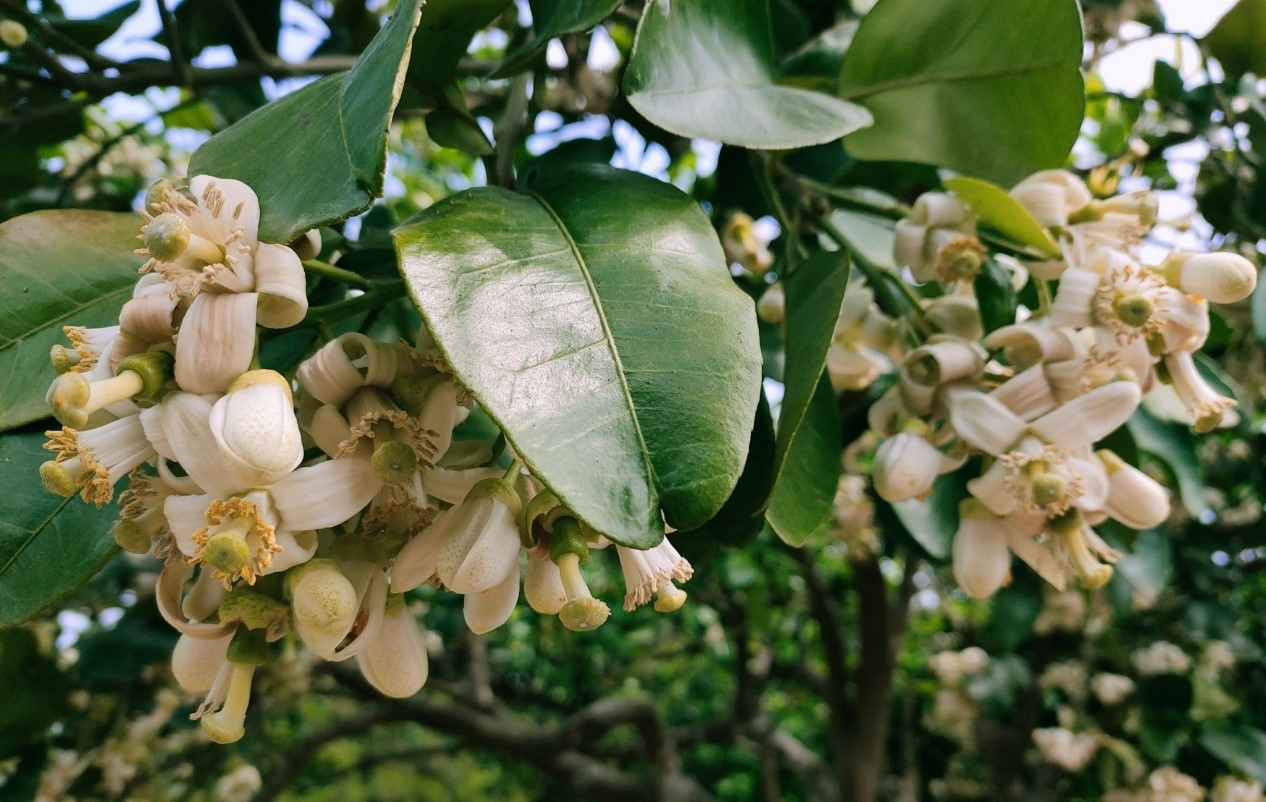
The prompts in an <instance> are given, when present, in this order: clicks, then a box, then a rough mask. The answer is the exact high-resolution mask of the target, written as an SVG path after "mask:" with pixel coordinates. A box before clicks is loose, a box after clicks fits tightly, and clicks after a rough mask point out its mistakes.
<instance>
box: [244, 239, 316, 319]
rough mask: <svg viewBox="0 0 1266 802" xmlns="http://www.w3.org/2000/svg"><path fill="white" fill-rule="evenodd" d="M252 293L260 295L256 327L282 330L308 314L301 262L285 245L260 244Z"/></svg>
mask: <svg viewBox="0 0 1266 802" xmlns="http://www.w3.org/2000/svg"><path fill="white" fill-rule="evenodd" d="M255 291H256V292H257V293H259V312H258V320H259V325H261V326H263V327H265V328H269V329H285V328H289V327H290V326H295V325H298V324H299V323H300V322H302V320H303V317H304V315H306V314H308V291H307V279H306V277H305V276H304V273H303V263H302V262H300V261H299V257H298V255H297V254H295V252H294V251H292V250H290V249H289V248H287V247H286V246H285V245H277V244H275V243H271V242H262V243H260V245H259V250H258V251H256V253H255Z"/></svg>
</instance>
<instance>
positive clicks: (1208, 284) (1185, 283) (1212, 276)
mask: <svg viewBox="0 0 1266 802" xmlns="http://www.w3.org/2000/svg"><path fill="white" fill-rule="evenodd" d="M1156 272H1158V273H1160V274H1161V275H1163V276H1164V277H1165V280H1166V281H1168V282H1169V283H1170V284H1172V285H1173V286H1175V287H1177V288H1178V289H1180V290H1182V291H1183V292H1185V293H1187V294H1189V295H1198V296H1200V297H1201V298H1205V299H1208V300H1210V301H1213V302H1214V303H1215V304H1230V303H1235V302H1236V301H1242V300H1244V299H1245V298H1247V297H1248V296H1250V295H1252V294H1253V288H1255V287H1256V286H1257V268H1256V267H1255V266H1254V265H1253V263H1252V262H1250V261H1249V260H1247V259H1245V258H1244V257H1243V256H1240V255H1239V254H1236V253H1228V252H1226V251H1219V252H1217V253H1181V252H1180V253H1175V254H1172V255H1170V256H1169V257H1168V258H1167V259H1166V260H1165V261H1164V262H1162V263H1161V265H1160V267H1158V268H1156Z"/></svg>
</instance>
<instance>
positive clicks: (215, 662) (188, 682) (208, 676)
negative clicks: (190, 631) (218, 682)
mask: <svg viewBox="0 0 1266 802" xmlns="http://www.w3.org/2000/svg"><path fill="white" fill-rule="evenodd" d="M232 641H233V633H232V632H230V633H229V634H227V635H223V636H221V637H218V638H212V639H207V638H195V637H192V636H190V635H181V636H180V639H179V640H177V641H176V648H175V649H174V650H173V651H172V653H171V673H172V675H173V676H174V677H175V678H176V682H177V683H178V684H179V685H180V687H181V690H184V691H188V692H189V693H206V692H207V691H209V690H211V685H212V683H214V682H215V678H216V675H217V674H219V673H220V669H221V668H223V667H224V664H225V663H226V662H228V651H229V644H230V643H231V642H232Z"/></svg>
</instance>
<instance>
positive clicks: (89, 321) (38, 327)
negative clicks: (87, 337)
mask: <svg viewBox="0 0 1266 802" xmlns="http://www.w3.org/2000/svg"><path fill="white" fill-rule="evenodd" d="M140 230H141V219H140V218H139V217H136V216H135V215H131V214H116V213H112V212H83V211H43V212H32V213H31V214H26V215H22V216H21V217H15V218H13V219H12V220H7V221H5V222H4V223H3V224H0V265H3V268H0V430H4V429H12V428H13V427H15V426H21V425H22V424H24V423H30V422H31V421H34V420H39V419H40V418H44V417H47V416H48V407H47V406H46V405H45V404H44V391H45V390H47V389H48V385H49V382H51V381H52V380H53V376H54V375H55V374H54V373H53V368H52V366H51V365H50V364H49V361H48V352H49V349H50V348H52V347H53V345H55V344H57V343H61V344H63V345H65V344H67V343H66V339H65V337H63V336H62V327H63V326H67V325H76V326H90V327H95V326H112V325H116V324H117V323H118V322H119V308H120V307H122V306H123V303H124V302H125V301H127V300H128V299H129V298H131V297H132V287H133V286H134V285H135V284H136V279H137V274H136V271H137V268H138V267H139V266H140V261H141V260H140V259H138V258H137V257H136V256H135V255H134V254H133V253H132V250H133V249H134V248H135V247H136V235H137V233H138V232H139V231H140ZM25 484H29V482H26V483H25Z"/></svg>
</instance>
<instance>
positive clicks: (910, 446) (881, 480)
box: [872, 432, 942, 502]
mask: <svg viewBox="0 0 1266 802" xmlns="http://www.w3.org/2000/svg"><path fill="white" fill-rule="evenodd" d="M941 456H942V455H941V452H940V451H938V450H937V449H936V448H934V447H933V446H932V444H931V443H929V442H928V441H927V440H924V439H923V438H922V437H919V436H918V435H916V434H911V433H909V432H900V433H898V434H896V435H894V436H893V437H890V438H888V439H887V440H885V441H884V442H882V443H880V444H879V449H878V450H877V451H876V452H875V462H874V467H873V469H872V476H873V477H874V482H875V492H876V493H878V494H879V497H880V498H882V499H884V500H885V501H889V502H894V501H905V500H907V499H912V498H919V497H922V496H924V495H926V494H927V492H928V491H929V490H931V489H932V483H933V482H935V481H936V477H937V476H938V475H939V474H940V468H941Z"/></svg>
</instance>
